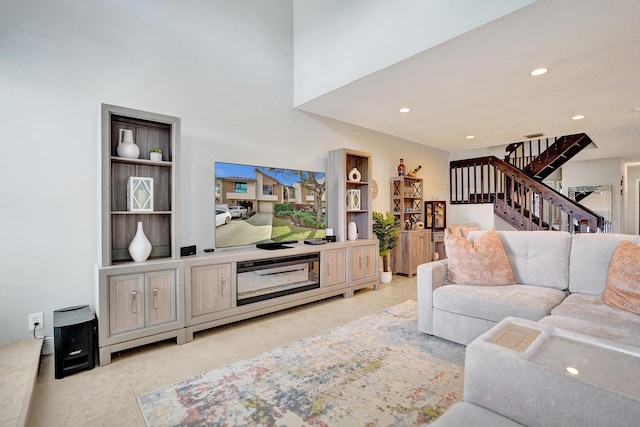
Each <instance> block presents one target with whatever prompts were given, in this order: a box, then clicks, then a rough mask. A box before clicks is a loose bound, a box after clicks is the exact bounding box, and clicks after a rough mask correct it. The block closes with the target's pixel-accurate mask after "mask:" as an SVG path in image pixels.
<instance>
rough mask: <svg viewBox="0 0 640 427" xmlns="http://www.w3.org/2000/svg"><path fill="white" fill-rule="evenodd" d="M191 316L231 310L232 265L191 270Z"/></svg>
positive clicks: (207, 266) (209, 266)
mask: <svg viewBox="0 0 640 427" xmlns="http://www.w3.org/2000/svg"><path fill="white" fill-rule="evenodd" d="M190 286H191V316H193V317H196V316H201V315H203V314H209V313H214V312H216V311H220V310H226V309H229V308H231V264H218V265H206V266H201V267H193V268H192V269H191V281H190Z"/></svg>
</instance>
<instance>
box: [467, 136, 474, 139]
mask: <svg viewBox="0 0 640 427" xmlns="http://www.w3.org/2000/svg"><path fill="white" fill-rule="evenodd" d="M473 138H475V135H467V139H473Z"/></svg>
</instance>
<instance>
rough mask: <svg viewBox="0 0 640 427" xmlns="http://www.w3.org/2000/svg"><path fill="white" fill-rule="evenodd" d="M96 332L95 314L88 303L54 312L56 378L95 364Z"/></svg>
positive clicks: (92, 366)
mask: <svg viewBox="0 0 640 427" xmlns="http://www.w3.org/2000/svg"><path fill="white" fill-rule="evenodd" d="M97 332H98V322H97V321H96V315H95V313H93V312H92V311H91V309H90V308H89V306H88V305H78V306H75V307H67V308H62V309H60V310H55V311H54V312H53V340H54V341H53V343H54V351H55V368H56V374H55V377H56V379H59V378H64V377H65V375H68V374H71V373H73V372H77V371H81V370H87V369H93V368H94V367H95V366H96V358H97V355H98V340H97Z"/></svg>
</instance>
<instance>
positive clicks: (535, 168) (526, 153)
mask: <svg viewBox="0 0 640 427" xmlns="http://www.w3.org/2000/svg"><path fill="white" fill-rule="evenodd" d="M592 143H593V141H592V140H591V138H589V136H587V134H585V133H578V134H575V135H565V136H560V137H556V138H545V139H538V140H537V141H534V140H529V141H523V142H515V143H513V144H509V145H508V146H507V148H506V154H505V161H506V162H507V163H509V164H511V165H513V166H515V167H516V168H518V169H520V170H521V171H523V172H524V173H526V174H527V175H529V176H530V177H532V178H534V179H536V180H538V181H542V180H543V179H545V178H546V177H548V176H549V175H551V174H552V173H553V172H554V171H556V170H558V169H559V168H560V167H561V166H562V165H563V164H565V163H566V162H567V161H569V159H571V158H572V157H573V156H575V155H576V154H578V153H579V152H580V151H582V149H583V148H585V147H587V146H589V145H590V144H592Z"/></svg>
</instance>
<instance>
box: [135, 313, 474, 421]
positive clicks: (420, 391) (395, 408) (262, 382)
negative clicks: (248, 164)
mask: <svg viewBox="0 0 640 427" xmlns="http://www.w3.org/2000/svg"><path fill="white" fill-rule="evenodd" d="M463 365H464V346H461V345H457V344H454V343H451V342H448V341H444V340H441V339H439V338H436V337H431V336H428V335H425V334H423V333H420V332H419V331H418V322H417V303H416V302H415V301H407V302H405V303H403V304H400V305H397V306H394V307H391V308H389V309H387V310H384V311H381V312H379V313H376V314H373V315H370V316H367V317H364V318H362V319H359V320H356V321H354V322H351V323H349V324H347V325H344V326H341V327H337V328H334V329H331V330H328V331H325V332H323V333H320V334H318V335H315V336H312V337H308V338H305V339H303V340H300V341H297V342H294V343H292V344H289V345H286V346H283V347H279V348H276V349H274V350H271V351H268V352H266V353H263V354H261V355H259V356H257V357H255V358H251V359H247V360H243V361H240V362H237V363H233V364H231V365H228V366H225V367H223V368H220V369H215V370H213V371H210V372H207V373H205V374H202V375H198V376H196V377H194V378H190V379H187V380H184V381H181V382H179V383H176V384H173V385H170V386H168V387H165V388H163V389H160V390H156V391H153V392H150V393H146V394H143V395H141V396H139V398H138V401H139V404H140V408H141V409H142V412H143V415H144V418H145V421H146V423H147V425H148V426H153V427H160V426H240V425H243V426H244V425H251V426H415V425H426V424H429V423H431V422H432V421H434V420H435V419H437V418H438V417H439V416H440V415H441V414H443V413H444V412H445V411H446V410H447V409H448V408H449V407H450V406H452V405H453V404H454V403H456V402H458V401H460V400H462V391H463Z"/></svg>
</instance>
